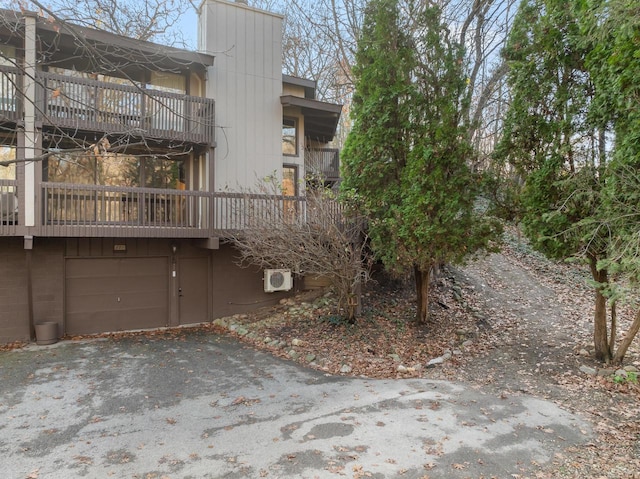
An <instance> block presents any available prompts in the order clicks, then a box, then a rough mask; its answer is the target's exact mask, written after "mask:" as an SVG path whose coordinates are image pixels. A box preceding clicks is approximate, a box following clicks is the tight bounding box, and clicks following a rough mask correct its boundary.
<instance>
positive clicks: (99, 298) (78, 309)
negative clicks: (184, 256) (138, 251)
mask: <svg viewBox="0 0 640 479" xmlns="http://www.w3.org/2000/svg"><path fill="white" fill-rule="evenodd" d="M65 278H66V280H65V281H66V282H65V296H66V298H65V299H66V301H65V319H66V321H65V329H66V332H67V333H68V334H88V333H102V332H107V331H124V330H130V329H144V328H157V327H161V326H166V325H167V323H168V303H169V299H168V298H169V273H168V259H167V258H90V259H84V258H83V259H76V258H74V259H67V261H66V269H65Z"/></svg>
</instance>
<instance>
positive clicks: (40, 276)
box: [31, 238, 64, 331]
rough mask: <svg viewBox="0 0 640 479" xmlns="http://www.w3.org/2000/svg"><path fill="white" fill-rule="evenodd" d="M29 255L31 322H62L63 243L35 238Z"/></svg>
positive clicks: (60, 328)
mask: <svg viewBox="0 0 640 479" xmlns="http://www.w3.org/2000/svg"><path fill="white" fill-rule="evenodd" d="M32 254H33V256H32V258H33V259H32V273H31V275H32V285H33V286H32V291H33V293H32V294H33V321H34V322H35V323H39V322H41V321H56V322H57V323H58V324H59V330H60V331H62V324H63V300H64V284H63V278H64V242H63V241H62V240H59V239H50V238H34V243H33V253H32Z"/></svg>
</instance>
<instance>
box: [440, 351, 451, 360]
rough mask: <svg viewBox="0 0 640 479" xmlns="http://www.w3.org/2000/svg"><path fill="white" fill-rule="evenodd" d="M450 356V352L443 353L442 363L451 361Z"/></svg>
mask: <svg viewBox="0 0 640 479" xmlns="http://www.w3.org/2000/svg"><path fill="white" fill-rule="evenodd" d="M451 356H452V354H451V353H450V352H448V351H447V352H446V353H444V354H443V355H442V356H441V357H442V360H443V361H449V359H451Z"/></svg>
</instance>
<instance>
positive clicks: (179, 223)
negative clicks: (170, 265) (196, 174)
mask: <svg viewBox="0 0 640 479" xmlns="http://www.w3.org/2000/svg"><path fill="white" fill-rule="evenodd" d="M42 198H43V208H42V227H41V230H42V231H41V234H42V235H45V236H71V237H87V236H91V237H92V236H103V237H106V236H110V237H152V238H167V237H169V238H207V237H209V236H212V234H213V231H212V228H211V222H210V221H209V212H210V208H211V203H212V198H211V193H207V192H201V191H184V190H165V189H155V188H130V187H114V186H97V185H77V184H64V183H47V182H45V183H42Z"/></svg>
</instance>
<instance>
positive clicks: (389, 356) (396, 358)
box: [387, 354, 400, 363]
mask: <svg viewBox="0 0 640 479" xmlns="http://www.w3.org/2000/svg"><path fill="white" fill-rule="evenodd" d="M387 357H388V358H391V359H393V360H394V361H395V362H397V363H399V362H400V356H398V355H397V354H387Z"/></svg>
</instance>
